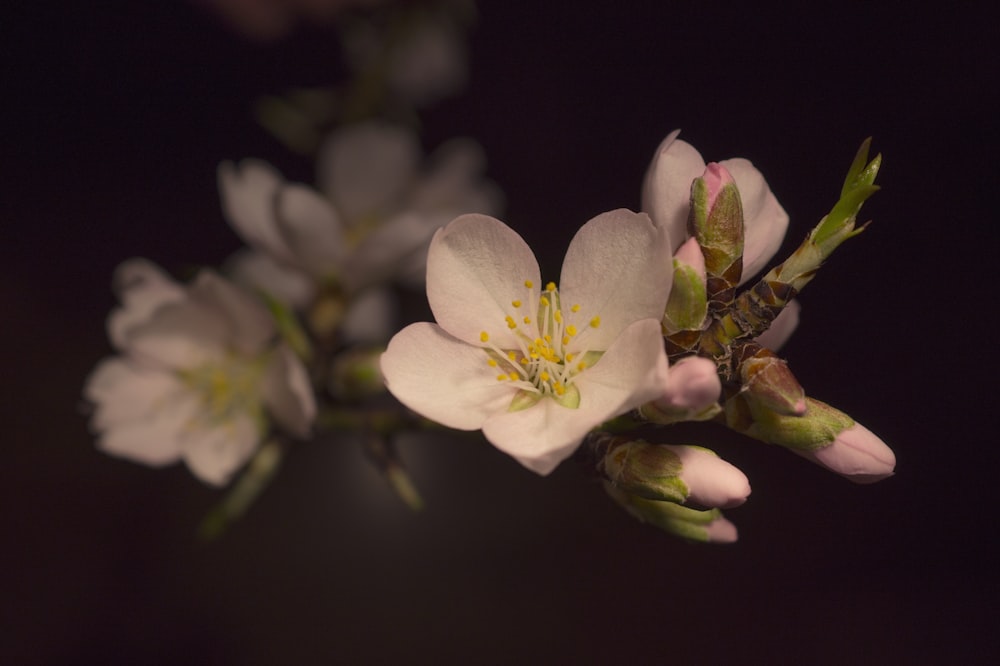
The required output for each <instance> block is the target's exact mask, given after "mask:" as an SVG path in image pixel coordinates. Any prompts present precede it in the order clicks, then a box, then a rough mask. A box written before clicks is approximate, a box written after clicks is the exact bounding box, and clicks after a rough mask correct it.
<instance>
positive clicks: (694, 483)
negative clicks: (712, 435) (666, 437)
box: [665, 444, 750, 509]
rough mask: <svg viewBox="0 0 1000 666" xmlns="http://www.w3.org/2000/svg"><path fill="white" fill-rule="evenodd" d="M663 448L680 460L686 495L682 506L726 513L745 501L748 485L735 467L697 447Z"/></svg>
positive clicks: (748, 491)
mask: <svg viewBox="0 0 1000 666" xmlns="http://www.w3.org/2000/svg"><path fill="white" fill-rule="evenodd" d="M665 447H666V448H668V449H670V450H671V451H673V452H674V453H675V454H677V457H678V458H680V461H681V473H680V480H681V481H682V482H683V483H684V485H685V486H687V489H688V493H689V494H688V497H687V501H686V502H685V503H690V504H697V505H699V506H704V507H711V508H721V509H726V508H731V507H734V506H739V505H740V504H743V503H744V502H746V501H747V497H749V496H750V481H749V480H747V477H746V474H744V473H743V472H741V471H740V470H739V468H737V467H736V466H735V465H732V464H730V463H728V462H726V461H725V460H723V459H722V458H720V457H719V456H717V455H715V453H714V452H712V451H710V450H708V449H703V448H701V447H700V446H673V445H669V444H667V445H665Z"/></svg>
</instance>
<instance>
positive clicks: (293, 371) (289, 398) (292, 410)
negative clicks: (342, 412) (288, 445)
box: [261, 345, 316, 437]
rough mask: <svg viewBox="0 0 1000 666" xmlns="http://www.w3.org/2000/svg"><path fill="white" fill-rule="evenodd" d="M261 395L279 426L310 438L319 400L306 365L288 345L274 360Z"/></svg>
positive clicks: (275, 353) (274, 356)
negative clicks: (313, 389)
mask: <svg viewBox="0 0 1000 666" xmlns="http://www.w3.org/2000/svg"><path fill="white" fill-rule="evenodd" d="M261 395H262V398H263V401H264V406H265V407H266V408H267V410H268V412H269V413H270V414H271V416H272V417H273V418H274V420H275V421H276V422H277V423H278V425H280V426H281V427H282V428H284V429H285V430H287V431H289V432H290V433H292V434H293V435H295V436H296V437H306V436H308V435H309V431H310V429H311V428H312V424H313V421H314V420H315V418H316V398H315V396H314V395H313V392H312V386H311V385H310V383H309V375H308V374H307V373H306V369H305V367H304V366H303V365H302V361H300V360H299V359H298V357H297V356H295V354H294V353H293V352H292V350H291V349H289V348H288V346H287V345H280V346H279V347H278V348H277V349H276V350H275V352H274V355H273V356H272V357H271V361H270V363H268V366H267V369H266V370H265V372H264V377H263V380H262V384H261Z"/></svg>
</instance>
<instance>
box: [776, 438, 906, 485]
mask: <svg viewBox="0 0 1000 666" xmlns="http://www.w3.org/2000/svg"><path fill="white" fill-rule="evenodd" d="M793 451H795V453H798V454H799V455H800V456H802V457H804V458H808V459H810V460H812V461H813V462H816V463H818V464H820V465H822V466H823V467H826V468H827V469H829V470H831V471H833V472H836V473H837V474H840V475H842V476H844V477H846V478H848V479H850V480H851V481H854V482H855V483H875V482H876V481H881V480H882V479H885V478H888V477H890V476H892V475H893V473H894V471H893V470H894V469H895V468H896V454H894V453H893V452H892V449H890V448H889V447H888V446H887V445H886V443H885V442H883V441H882V440H881V439H879V437H878V436H877V435H876V434H875V433H873V432H872V431H871V430H869V429H868V428H866V427H864V426H863V425H861V424H860V423H855V424H854V425H852V426H850V427H849V428H847V429H846V430H843V431H842V432H840V433H839V434H838V435H837V437H836V438H835V439H834V440H833V442H832V443H831V444H830V445H829V446H825V447H823V448H821V449H814V450H812V451H808V450H801V449H793Z"/></svg>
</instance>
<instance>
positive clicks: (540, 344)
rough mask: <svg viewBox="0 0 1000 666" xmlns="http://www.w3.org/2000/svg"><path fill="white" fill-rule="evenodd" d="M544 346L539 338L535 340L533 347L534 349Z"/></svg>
mask: <svg viewBox="0 0 1000 666" xmlns="http://www.w3.org/2000/svg"><path fill="white" fill-rule="evenodd" d="M544 344H545V343H544V342H542V339H541V338H535V346H536V347H541V346H542V345H544Z"/></svg>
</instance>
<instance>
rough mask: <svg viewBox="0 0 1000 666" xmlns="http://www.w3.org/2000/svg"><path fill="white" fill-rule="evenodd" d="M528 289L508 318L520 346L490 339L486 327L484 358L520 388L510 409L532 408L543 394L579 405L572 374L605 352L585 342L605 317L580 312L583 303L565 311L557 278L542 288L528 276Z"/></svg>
mask: <svg viewBox="0 0 1000 666" xmlns="http://www.w3.org/2000/svg"><path fill="white" fill-rule="evenodd" d="M524 289H525V296H524V299H523V300H521V299H515V300H513V301H511V303H510V306H509V308H507V315H506V317H505V322H504V323H505V326H506V327H507V329H508V331H511V332H513V333H514V336H515V340H516V344H517V346H516V347H515V348H513V349H501V348H500V347H498V346H496V345H495V344H492V343H491V342H490V340H491V337H490V333H489V331H483V332H482V333H480V334H479V339H480V341H481V342H482V343H483V346H484V348H485V349H486V350H487V356H488V359H487V361H486V362H487V363H488V364H489V365H490V367H492V368H495V369H496V370H497V371H498V374H497V376H496V378H497V381H500V382H513V383H515V384H516V385H517V386H518V387H519V388H520V389H521V390H520V391H519V393H518V395H517V396H515V398H514V402H513V403H512V404H511V409H512V410H516V409H523V408H524V407H529V406H531V405H532V404H534V403H535V402H537V401H538V400H539V399H540V398H542V397H544V396H550V397H552V398H554V399H555V400H556V401H557V402H559V404H561V405H563V406H566V407H573V408H575V407H577V406H578V405H579V403H580V394H579V391H578V390H577V388H576V387H575V386H574V385H573V379H574V378H575V377H576V375H578V374H579V373H581V372H583V371H584V370H586V369H587V367H589V366H590V365H593V364H594V363H596V362H597V360H598V359H600V357H601V354H602V353H603V351H596V350H589V349H588V348H587V346H586V338H587V332H588V331H590V330H591V329H596V328H598V327H599V326H600V325H601V318H600V316H598V315H595V314H589V313H583V312H581V308H580V305H579V304H573V305H571V306H570V307H569V309H568V310H567V311H566V312H564V311H563V309H562V302H561V298H560V296H559V289H558V288H557V287H556V284H555V283H554V282H549V283H548V284H547V285H545V289H544V290H542V291H541V293H539V292H538V291H537V290H536V289H535V286H534V283H532V281H531V280H525V281H524ZM583 322H586V323H583Z"/></svg>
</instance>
